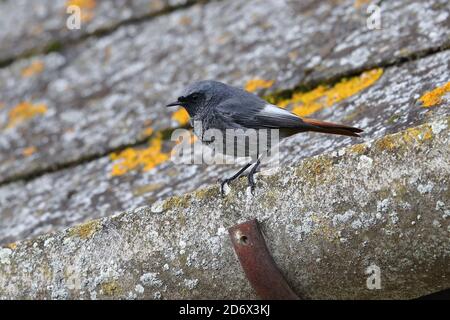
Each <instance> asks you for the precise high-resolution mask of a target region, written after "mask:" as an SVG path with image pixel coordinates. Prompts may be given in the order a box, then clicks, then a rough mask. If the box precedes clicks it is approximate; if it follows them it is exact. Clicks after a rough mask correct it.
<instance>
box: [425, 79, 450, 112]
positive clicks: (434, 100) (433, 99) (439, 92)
mask: <svg viewBox="0 0 450 320" xmlns="http://www.w3.org/2000/svg"><path fill="white" fill-rule="evenodd" d="M449 92H450V81H449V82H447V83H446V84H444V85H442V86H440V87H437V88H436V89H433V90H431V91H428V92H426V93H425V94H423V95H422V96H421V97H420V98H419V101H420V102H422V106H423V107H424V108H429V107H433V106H435V105H437V104H440V103H441V102H442V98H443V97H444V95H446V94H448V93H449Z"/></svg>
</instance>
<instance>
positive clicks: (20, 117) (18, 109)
mask: <svg viewBox="0 0 450 320" xmlns="http://www.w3.org/2000/svg"><path fill="white" fill-rule="evenodd" d="M46 112H47V106H46V105H45V104H32V103H31V102H28V101H24V102H21V103H19V104H18V105H16V106H15V107H14V108H12V109H11V110H10V111H9V117H8V124H7V125H6V127H7V128H12V127H15V126H16V125H18V124H19V123H21V122H24V121H26V120H29V119H31V118H34V117H36V116H38V115H42V114H44V113H46Z"/></svg>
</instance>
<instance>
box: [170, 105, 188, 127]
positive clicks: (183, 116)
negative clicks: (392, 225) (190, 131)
mask: <svg viewBox="0 0 450 320" xmlns="http://www.w3.org/2000/svg"><path fill="white" fill-rule="evenodd" d="M172 119H174V120H176V121H177V122H178V123H179V124H180V125H182V126H184V125H185V124H187V123H188V122H189V114H188V113H187V111H186V110H185V109H184V108H180V109H178V110H177V111H175V112H174V113H173V114H172Z"/></svg>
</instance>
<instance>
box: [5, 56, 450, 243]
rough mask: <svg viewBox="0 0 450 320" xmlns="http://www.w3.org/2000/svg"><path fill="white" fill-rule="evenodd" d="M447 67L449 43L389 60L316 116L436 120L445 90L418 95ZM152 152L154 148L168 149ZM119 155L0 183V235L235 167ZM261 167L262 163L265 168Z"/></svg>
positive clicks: (444, 108) (390, 125) (332, 144)
mask: <svg viewBox="0 0 450 320" xmlns="http://www.w3.org/2000/svg"><path fill="white" fill-rule="evenodd" d="M449 74H450V51H444V52H442V53H438V54H434V55H431V56H429V57H427V58H424V59H420V60H417V61H414V62H410V63H406V64H403V65H401V66H398V67H391V68H388V69H386V70H384V73H383V75H382V76H381V77H380V78H379V79H378V80H377V81H376V82H374V83H373V84H372V86H370V87H368V88H367V89H365V90H364V91H362V92H356V93H355V94H354V95H353V96H351V97H350V98H348V99H346V100H343V101H342V102H340V103H337V104H334V105H333V106H330V107H324V108H323V109H322V110H320V111H318V112H316V113H315V114H314V117H317V118H319V119H326V120H332V121H337V122H344V123H347V124H352V125H355V126H358V127H360V128H363V129H364V130H365V132H364V138H365V139H371V138H379V137H381V136H383V135H385V134H389V133H393V132H397V131H399V130H404V129H406V128H408V127H414V126H417V125H419V124H421V123H424V122H428V121H433V120H437V119H440V118H442V117H443V116H448V115H450V108H449V106H450V101H449V99H448V95H447V96H446V95H444V96H442V99H441V101H440V102H439V103H436V104H435V105H434V106H430V107H428V108H424V106H423V103H422V102H421V101H420V99H421V97H422V96H424V95H425V94H426V92H429V91H430V90H433V89H435V88H439V87H441V86H442V85H444V84H445V83H447V82H448V81H450V78H449ZM360 78H361V77H355V78H352V79H349V82H347V83H348V84H347V85H341V86H340V87H339V88H336V87H333V88H334V89H330V92H331V93H332V95H333V96H334V95H339V94H342V92H344V93H346V92H347V91H348V90H349V87H352V86H353V85H354V83H353V79H356V80H357V79H360ZM341 84H342V83H341ZM349 84H350V85H349ZM314 90H316V89H314ZM314 90H313V91H314ZM313 91H311V92H313ZM359 142H361V140H358V139H350V138H343V137H336V136H328V135H321V134H300V135H297V136H295V137H292V138H290V139H288V140H286V141H284V142H283V143H282V144H281V147H280V152H281V160H282V161H281V165H282V166H293V165H295V164H296V163H298V161H300V160H301V159H303V158H306V157H311V156H314V155H318V154H321V153H324V152H332V151H335V150H337V149H339V148H342V147H344V146H348V145H350V144H354V143H359ZM141 147H146V146H141ZM134 149H135V150H139V148H134ZM152 152H154V153H155V154H158V153H164V152H169V150H166V151H164V150H158V149H155V150H153V151H152ZM31 157H34V155H32V156H31ZM118 162H119V163H120V160H116V161H113V160H112V159H111V158H110V157H102V158H100V159H97V160H94V161H91V162H88V163H86V164H83V165H79V166H76V167H74V168H70V169H65V170H60V171H58V172H54V173H51V174H46V175H44V176H42V177H39V178H36V179H34V180H31V181H28V182H22V181H19V182H15V183H10V184H7V185H4V186H2V187H0V243H3V244H5V243H8V242H12V241H17V240H20V239H24V238H29V237H35V236H37V235H40V234H43V233H46V232H51V231H56V230H61V229H63V228H66V227H68V226H71V225H74V224H77V223H81V222H83V221H86V220H90V219H93V218H99V217H104V216H108V215H112V214H114V213H119V212H122V211H125V210H129V209H132V208H137V207H140V206H143V205H146V204H148V203H152V202H154V201H157V200H159V199H164V198H167V197H169V196H172V195H181V194H184V193H186V192H190V191H194V190H196V189H198V188H204V187H206V186H208V185H210V184H214V183H216V181H217V179H218V178H220V177H223V176H226V175H229V174H230V173H231V172H233V171H234V170H235V168H234V167H232V166H230V165H227V166H217V165H211V166H200V165H174V164H173V163H172V162H171V161H166V162H163V163H161V164H160V165H158V166H155V168H154V169H153V170H150V171H143V170H142V167H141V166H138V167H136V168H135V169H134V170H129V171H128V172H126V173H125V174H123V175H118V176H113V175H112V172H113V168H114V166H116V165H117V163H118ZM150 162H151V161H149V163H150ZM149 163H147V162H143V163H142V165H143V166H147V165H148V164H149ZM150 164H151V163H150ZM266 169H267V167H264V166H263V167H262V170H266ZM55 190H58V192H55Z"/></svg>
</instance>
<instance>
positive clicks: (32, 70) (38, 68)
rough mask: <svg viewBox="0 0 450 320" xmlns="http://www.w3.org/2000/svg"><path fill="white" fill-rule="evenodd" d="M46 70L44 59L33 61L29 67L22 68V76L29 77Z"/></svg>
mask: <svg viewBox="0 0 450 320" xmlns="http://www.w3.org/2000/svg"><path fill="white" fill-rule="evenodd" d="M42 71H44V63H43V62H42V61H33V62H32V63H31V64H30V65H29V66H28V67H25V68H23V69H22V72H21V74H22V77H24V78H29V77H32V76H34V75H36V74H38V73H41V72H42Z"/></svg>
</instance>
